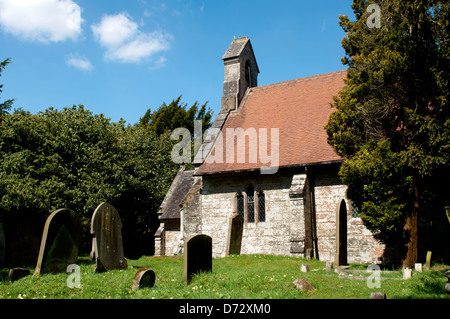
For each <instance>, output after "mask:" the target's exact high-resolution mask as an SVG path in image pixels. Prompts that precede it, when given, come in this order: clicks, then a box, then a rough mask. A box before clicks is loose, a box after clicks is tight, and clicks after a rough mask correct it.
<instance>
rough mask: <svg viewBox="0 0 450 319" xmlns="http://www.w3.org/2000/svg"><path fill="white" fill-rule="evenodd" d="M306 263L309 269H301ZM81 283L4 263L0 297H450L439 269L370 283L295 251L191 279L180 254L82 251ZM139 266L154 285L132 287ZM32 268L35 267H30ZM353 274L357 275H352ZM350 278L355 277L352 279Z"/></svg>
mask: <svg viewBox="0 0 450 319" xmlns="http://www.w3.org/2000/svg"><path fill="white" fill-rule="evenodd" d="M304 263H307V264H308V266H309V269H310V271H309V272H308V273H302V272H300V266H301V264H304ZM78 265H79V266H80V268H81V277H80V281H81V288H69V287H68V286H67V279H68V278H69V277H68V274H65V273H61V274H55V275H53V274H45V275H41V276H38V277H33V276H27V277H25V278H22V279H20V280H17V281H15V282H12V283H11V282H9V281H8V280H7V273H8V269H4V270H0V299H17V298H19V299H80V298H81V299H159V298H163V299H271V298H272V299H350V298H358V299H361V298H362V299H367V298H370V293H371V292H374V291H383V292H385V293H386V295H387V298H388V299H407V298H425V299H450V295H449V294H448V293H447V292H446V291H445V290H444V284H445V282H446V281H447V279H446V278H445V277H444V272H445V270H446V269H450V266H449V267H447V268H446V267H445V266H444V265H441V267H438V270H431V271H424V272H423V273H416V272H413V277H412V278H411V279H408V280H401V278H402V273H401V271H391V272H389V273H382V274H381V278H382V280H381V288H373V289H371V288H369V287H368V285H367V278H368V276H370V275H371V274H372V273H370V272H365V271H363V270H365V269H366V267H367V265H365V266H364V265H351V267H350V270H358V269H359V272H358V271H355V272H352V276H350V275H346V276H345V277H346V278H338V276H337V274H336V273H335V272H334V271H330V272H327V271H326V270H325V262H321V261H317V260H306V259H303V258H296V257H283V256H267V255H241V256H230V257H226V258H217V259H213V272H212V273H202V274H199V275H196V276H194V278H193V279H192V281H191V283H190V284H189V285H185V284H184V282H183V259H182V258H174V257H142V258H140V259H138V260H128V269H126V270H113V271H108V272H104V273H99V274H97V273H94V271H93V262H91V261H89V259H88V258H87V257H80V258H79V260H78ZM139 267H148V268H150V269H152V270H154V271H155V273H156V282H155V285H154V287H152V288H145V289H138V290H135V291H132V289H131V287H132V283H133V278H134V275H135V274H136V272H137V271H138V268H139ZM30 270H31V272H32V273H33V271H34V269H31V268H30ZM356 277H359V279H358V278H356ZM296 278H305V279H306V280H308V281H309V282H310V283H311V285H312V286H313V287H314V288H315V289H314V290H312V291H309V292H304V291H300V290H299V289H297V288H295V286H294V284H293V281H294V280H295V279H296ZM350 278H353V279H350Z"/></svg>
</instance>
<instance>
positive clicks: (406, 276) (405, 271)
mask: <svg viewBox="0 0 450 319" xmlns="http://www.w3.org/2000/svg"><path fill="white" fill-rule="evenodd" d="M411 276H412V269H409V268H405V269H403V280H406V279H409V278H411Z"/></svg>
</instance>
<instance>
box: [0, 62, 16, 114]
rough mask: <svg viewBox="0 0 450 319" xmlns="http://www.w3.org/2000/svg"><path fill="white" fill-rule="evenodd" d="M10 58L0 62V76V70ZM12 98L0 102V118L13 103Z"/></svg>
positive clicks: (0, 85) (0, 90)
mask: <svg viewBox="0 0 450 319" xmlns="http://www.w3.org/2000/svg"><path fill="white" fill-rule="evenodd" d="M10 62H11V61H10V59H6V60H5V61H3V62H0V77H1V76H2V71H3V70H4V69H5V67H6V66H7V65H8V64H9V63H10ZM2 88H3V84H0V93H2V92H3V90H2ZM13 102H14V100H6V101H5V102H3V103H0V119H1V117H2V115H3V114H5V113H7V111H8V110H9V109H11V106H12V104H13Z"/></svg>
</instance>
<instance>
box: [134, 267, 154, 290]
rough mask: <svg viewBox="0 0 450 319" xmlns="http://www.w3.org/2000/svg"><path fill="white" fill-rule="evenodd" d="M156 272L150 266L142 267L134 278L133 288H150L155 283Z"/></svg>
mask: <svg viewBox="0 0 450 319" xmlns="http://www.w3.org/2000/svg"><path fill="white" fill-rule="evenodd" d="M155 278H156V275H155V272H154V271H153V270H151V269H148V268H141V269H139V270H138V272H137V273H136V275H134V279H133V287H132V290H136V289H139V288H150V287H153V285H154V284H155Z"/></svg>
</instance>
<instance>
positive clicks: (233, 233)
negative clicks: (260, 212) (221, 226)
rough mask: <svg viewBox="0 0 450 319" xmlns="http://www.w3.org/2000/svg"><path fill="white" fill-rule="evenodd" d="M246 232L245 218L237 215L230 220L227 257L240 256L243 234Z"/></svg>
mask: <svg viewBox="0 0 450 319" xmlns="http://www.w3.org/2000/svg"><path fill="white" fill-rule="evenodd" d="M243 231H244V217H242V215H239V214H236V215H234V216H232V217H231V218H230V226H229V231H228V239H227V242H228V245H227V250H228V251H227V255H240V254H241V244H242V232H243Z"/></svg>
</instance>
